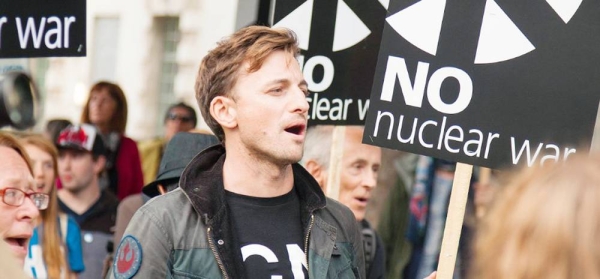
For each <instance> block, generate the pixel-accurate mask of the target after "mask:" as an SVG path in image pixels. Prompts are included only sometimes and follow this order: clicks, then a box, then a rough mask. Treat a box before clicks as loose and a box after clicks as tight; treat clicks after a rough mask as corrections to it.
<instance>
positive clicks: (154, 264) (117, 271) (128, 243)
mask: <svg viewBox="0 0 600 279" xmlns="http://www.w3.org/2000/svg"><path fill="white" fill-rule="evenodd" d="M171 247H173V243H172V240H171V237H170V235H169V234H168V233H167V231H166V230H165V228H164V226H163V225H162V224H161V222H160V221H159V219H158V218H157V216H155V215H154V214H152V213H151V212H147V211H146V210H144V208H143V207H142V208H140V210H138V211H137V212H136V213H135V215H134V216H133V218H132V219H131V222H130V223H129V225H128V226H127V229H126V230H125V233H124V236H123V238H122V239H121V241H120V243H119V246H118V248H117V250H116V254H115V258H114V261H113V264H112V267H111V269H110V271H109V274H108V276H107V278H166V277H167V274H170V273H171V271H170V268H169V266H170V253H171Z"/></svg>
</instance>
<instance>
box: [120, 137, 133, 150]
mask: <svg viewBox="0 0 600 279" xmlns="http://www.w3.org/2000/svg"><path fill="white" fill-rule="evenodd" d="M121 146H124V147H135V148H136V149H137V143H136V142H135V141H134V140H133V139H132V138H130V137H127V136H125V135H121Z"/></svg>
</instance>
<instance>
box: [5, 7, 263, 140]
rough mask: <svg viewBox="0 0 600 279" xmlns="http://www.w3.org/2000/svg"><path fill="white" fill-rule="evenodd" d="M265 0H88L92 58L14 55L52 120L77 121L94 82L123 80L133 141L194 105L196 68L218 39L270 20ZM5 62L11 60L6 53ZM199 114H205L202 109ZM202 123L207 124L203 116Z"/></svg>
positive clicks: (151, 133) (157, 131)
mask: <svg viewBox="0 0 600 279" xmlns="http://www.w3.org/2000/svg"><path fill="white" fill-rule="evenodd" d="M269 5H270V1H265V0H219V1H211V0H131V1H117V0H102V1H100V0H87V56H86V57H81V58H73V57H67V58H58V57H57V58H32V59H17V60H16V61H14V60H15V59H11V60H13V61H8V62H7V61H4V63H17V64H23V65H24V67H25V68H27V69H28V70H29V72H30V73H31V74H32V76H33V78H34V79H35V81H36V83H37V84H38V86H39V89H40V92H41V104H42V106H43V113H42V116H41V119H40V120H39V121H38V125H37V126H36V128H35V130H37V131H41V130H42V127H43V126H44V125H45V123H46V121H47V120H48V119H52V118H66V119H69V120H71V121H73V122H79V118H80V114H81V111H82V109H83V106H84V105H85V104H84V102H85V100H86V99H87V95H88V93H89V92H88V91H89V88H90V87H91V86H92V85H93V84H94V83H95V82H97V81H99V80H107V81H111V82H115V83H117V84H119V85H120V86H121V87H122V88H123V90H124V91H125V94H126V96H127V102H128V109H129V114H128V125H127V131H126V134H127V135H128V136H130V137H132V138H133V139H135V140H144V139H148V138H152V137H154V136H157V135H162V132H163V131H162V129H163V126H164V125H163V117H164V114H165V112H166V110H167V107H168V106H169V105H171V104H174V103H176V102H178V101H184V102H186V103H188V104H189V105H191V106H193V107H194V108H196V110H197V104H196V100H195V97H194V82H195V78H196V72H197V70H198V66H199V64H200V61H201V60H202V57H203V56H204V55H205V54H206V53H207V52H208V51H209V50H210V49H212V48H213V47H214V46H215V43H216V42H217V41H218V40H219V39H220V38H223V37H225V36H227V35H229V34H231V33H232V32H233V31H235V30H237V29H239V28H241V27H244V26H246V25H251V24H256V23H258V24H267V22H268V21H267V20H268V11H269ZM4 60H6V59H4ZM198 115H200V114H199V113H198ZM198 128H206V129H207V127H206V125H205V124H204V121H199V124H198Z"/></svg>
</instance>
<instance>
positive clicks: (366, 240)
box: [362, 227, 377, 271]
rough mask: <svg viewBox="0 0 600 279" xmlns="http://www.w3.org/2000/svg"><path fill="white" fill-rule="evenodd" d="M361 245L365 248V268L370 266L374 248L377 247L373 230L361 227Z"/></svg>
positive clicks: (373, 256)
mask: <svg viewBox="0 0 600 279" xmlns="http://www.w3.org/2000/svg"><path fill="white" fill-rule="evenodd" d="M362 235H363V246H364V250H365V270H366V271H368V270H369V268H371V263H372V262H373V259H374V258H375V250H376V249H377V243H376V241H377V240H376V237H375V230H373V229H371V228H369V227H366V228H363V229H362Z"/></svg>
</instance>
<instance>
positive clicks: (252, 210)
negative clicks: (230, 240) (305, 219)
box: [226, 189, 308, 279]
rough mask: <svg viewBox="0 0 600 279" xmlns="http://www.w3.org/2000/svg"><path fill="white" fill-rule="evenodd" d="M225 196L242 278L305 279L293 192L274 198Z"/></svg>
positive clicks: (305, 270)
mask: <svg viewBox="0 0 600 279" xmlns="http://www.w3.org/2000/svg"><path fill="white" fill-rule="evenodd" d="M226 197H227V204H228V206H229V210H230V212H231V219H232V226H233V229H234V235H235V240H234V241H235V244H236V247H240V251H241V254H242V258H243V259H242V260H243V265H244V269H245V274H246V278H250V279H254V278H256V279H263V278H273V277H271V276H281V277H279V278H283V279H286V278H290V279H293V278H308V273H307V269H306V256H305V255H304V251H303V247H304V236H303V230H302V224H301V220H300V201H299V200H298V195H297V194H296V191H294V190H293V189H292V191H290V192H289V193H287V194H285V195H283V196H279V197H274V198H256V197H250V196H243V195H239V194H235V193H232V192H227V193H226ZM294 274H296V275H294ZM302 276H304V277H302ZM275 278H277V277H275Z"/></svg>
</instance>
